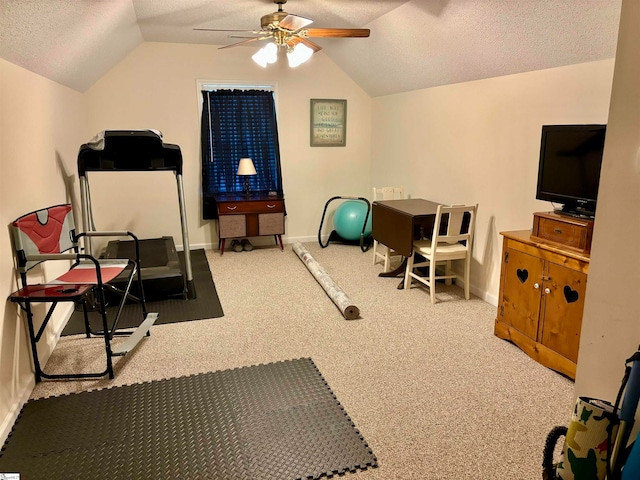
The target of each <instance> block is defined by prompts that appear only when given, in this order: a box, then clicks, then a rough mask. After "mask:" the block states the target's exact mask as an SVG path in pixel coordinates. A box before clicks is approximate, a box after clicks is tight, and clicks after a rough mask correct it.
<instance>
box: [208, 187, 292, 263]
mask: <svg viewBox="0 0 640 480" xmlns="http://www.w3.org/2000/svg"><path fill="white" fill-rule="evenodd" d="M215 198H216V208H217V211H218V239H219V241H218V248H220V254H223V253H224V247H225V241H226V240H227V239H228V238H246V237H259V236H264V235H273V236H274V238H275V240H276V243H278V242H280V249H281V250H282V249H283V245H282V235H283V234H284V214H285V209H284V197H282V196H281V195H252V196H251V197H248V198H247V197H245V196H242V195H216V197H215Z"/></svg>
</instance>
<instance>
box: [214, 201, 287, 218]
mask: <svg viewBox="0 0 640 480" xmlns="http://www.w3.org/2000/svg"><path fill="white" fill-rule="evenodd" d="M280 212H284V200H254V201H252V200H247V201H237V202H220V201H219V202H218V214H219V215H237V214H242V213H280Z"/></svg>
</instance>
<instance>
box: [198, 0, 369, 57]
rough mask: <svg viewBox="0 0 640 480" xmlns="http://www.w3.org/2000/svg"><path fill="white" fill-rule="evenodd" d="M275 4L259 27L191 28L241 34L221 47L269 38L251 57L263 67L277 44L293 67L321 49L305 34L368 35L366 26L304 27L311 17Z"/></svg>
mask: <svg viewBox="0 0 640 480" xmlns="http://www.w3.org/2000/svg"><path fill="white" fill-rule="evenodd" d="M273 3H275V4H276V5H278V11H277V12H273V13H270V14H267V15H264V16H263V17H262V18H261V19H260V26H261V29H260V30H227V29H215V28H194V30H201V31H206V32H238V33H236V34H233V35H229V37H230V38H244V39H245V40H242V41H240V42H236V43H232V44H230V45H225V46H223V47H220V48H221V49H222V48H231V47H237V46H239V45H246V44H249V43H252V42H257V41H260V40H271V42H270V43H268V44H267V45H266V46H265V47H264V48H262V49H260V50H259V51H258V52H257V53H256V54H255V55H254V56H253V57H252V58H253V60H254V61H255V62H256V63H258V64H259V65H261V66H263V67H265V66H266V65H267V64H269V63H274V62H275V61H276V60H277V53H278V49H279V48H280V47H282V48H285V49H286V50H287V58H288V59H289V65H290V66H292V67H296V66H298V65H300V64H301V63H304V62H306V61H307V60H308V59H309V58H310V57H311V55H313V54H314V53H315V52H318V51H320V50H321V49H322V47H321V46H320V45H318V44H317V43H315V42H312V41H311V40H309V38H346V37H354V38H358V37H360V38H362V37H368V36H369V33H370V30H369V29H368V28H306V27H307V25H310V24H311V23H313V20H310V19H308V18H304V17H301V16H299V15H294V14H291V13H287V12H285V11H283V10H282V5H284V4H285V3H287V0H273ZM239 32H244V33H245V34H251V35H252V36H246V35H240V34H239Z"/></svg>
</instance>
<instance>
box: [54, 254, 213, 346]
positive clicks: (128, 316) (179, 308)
mask: <svg viewBox="0 0 640 480" xmlns="http://www.w3.org/2000/svg"><path fill="white" fill-rule="evenodd" d="M178 256H179V257H180V259H181V260H182V258H183V257H184V252H178ZM191 264H192V270H193V283H194V284H195V286H196V292H197V295H198V296H197V298H195V299H191V300H183V299H180V298H169V299H166V300H161V301H154V302H147V311H149V312H158V313H159V314H160V316H159V317H158V320H156V323H155V324H156V325H161V324H163V323H176V322H186V321H190V320H202V319H205V318H219V317H222V316H224V313H223V311H222V305H220V299H219V298H218V293H217V292H216V286H215V284H214V283H213V277H212V276H211V270H210V269H209V263H208V262H207V257H206V255H205V252H204V250H202V249H199V250H192V251H191ZM113 308H115V307H113ZM113 308H110V309H109V315H113ZM109 318H112V317H109ZM89 321H90V322H91V325H92V326H93V328H94V329H96V330H101V329H102V323H101V320H100V317H99V315H98V314H97V313H96V312H89ZM141 321H142V312H141V310H140V305H139V304H136V303H128V304H126V305H125V306H124V309H123V310H122V316H121V318H120V323H119V324H118V325H119V328H131V327H137V326H138V325H140V322H141ZM82 333H84V317H83V314H82V311H81V310H78V311H75V312H73V314H72V315H71V318H70V319H69V321H68V322H67V325H66V326H65V327H64V330H63V331H62V335H77V334H82Z"/></svg>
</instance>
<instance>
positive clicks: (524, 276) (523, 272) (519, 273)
mask: <svg viewBox="0 0 640 480" xmlns="http://www.w3.org/2000/svg"><path fill="white" fill-rule="evenodd" d="M516 275H517V276H518V280H520V283H524V282H526V281H527V278H529V272H528V271H527V270H526V269H525V270H520V269H518V270H516Z"/></svg>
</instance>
